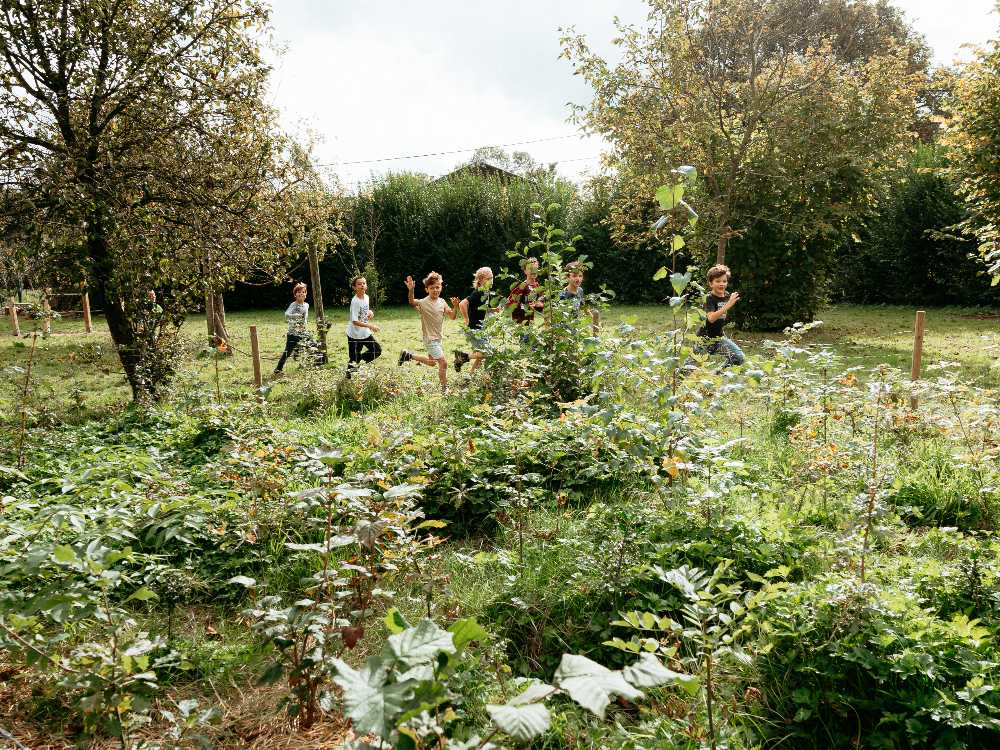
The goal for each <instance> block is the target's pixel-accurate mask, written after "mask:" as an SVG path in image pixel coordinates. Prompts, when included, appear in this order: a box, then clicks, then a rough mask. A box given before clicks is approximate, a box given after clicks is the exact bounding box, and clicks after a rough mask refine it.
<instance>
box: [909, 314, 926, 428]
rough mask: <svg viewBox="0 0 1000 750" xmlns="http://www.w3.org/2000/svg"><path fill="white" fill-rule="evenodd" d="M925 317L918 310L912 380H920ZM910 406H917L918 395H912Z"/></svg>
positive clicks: (914, 336) (914, 333)
mask: <svg viewBox="0 0 1000 750" xmlns="http://www.w3.org/2000/svg"><path fill="white" fill-rule="evenodd" d="M924 317H925V313H924V311H923V310H917V319H916V321H915V322H914V324H913V363H912V364H911V366H910V380H912V381H917V380H920V358H921V356H922V355H923V353H924ZM910 408H911V409H916V408H917V397H916V396H911V397H910Z"/></svg>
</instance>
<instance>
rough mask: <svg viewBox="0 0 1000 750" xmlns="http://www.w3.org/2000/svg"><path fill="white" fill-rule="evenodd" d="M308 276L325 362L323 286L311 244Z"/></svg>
mask: <svg viewBox="0 0 1000 750" xmlns="http://www.w3.org/2000/svg"><path fill="white" fill-rule="evenodd" d="M308 253H309V276H310V278H311V279H312V296H313V309H314V310H315V311H316V333H317V334H319V347H320V349H322V351H323V361H324V362H326V360H327V356H326V331H327V326H326V313H325V312H324V310H323V284H322V282H321V281H320V277H319V256H318V255H317V254H316V248H315V246H314V245H313V243H312V242H310V243H309V248H308Z"/></svg>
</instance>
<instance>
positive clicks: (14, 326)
mask: <svg viewBox="0 0 1000 750" xmlns="http://www.w3.org/2000/svg"><path fill="white" fill-rule="evenodd" d="M7 309H8V310H10V327H11V330H12V331H13V333H14V336H16V337H17V338H21V325H20V324H19V323H18V322H17V305H16V304H14V298H13V297H11V298H10V302H9V303H8V305H7Z"/></svg>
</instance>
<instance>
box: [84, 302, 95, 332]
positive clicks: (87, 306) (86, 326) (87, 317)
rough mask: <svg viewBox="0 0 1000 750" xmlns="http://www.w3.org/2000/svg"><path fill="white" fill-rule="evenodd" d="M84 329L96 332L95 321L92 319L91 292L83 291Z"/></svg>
mask: <svg viewBox="0 0 1000 750" xmlns="http://www.w3.org/2000/svg"><path fill="white" fill-rule="evenodd" d="M83 330H84V332H86V333H93V332H94V323H93V321H91V319H90V294H89V293H88V292H84V293H83Z"/></svg>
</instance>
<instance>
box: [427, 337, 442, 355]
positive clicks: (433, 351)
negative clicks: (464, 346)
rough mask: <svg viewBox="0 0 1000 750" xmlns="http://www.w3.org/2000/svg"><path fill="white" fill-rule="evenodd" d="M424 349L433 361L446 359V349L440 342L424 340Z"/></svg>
mask: <svg viewBox="0 0 1000 750" xmlns="http://www.w3.org/2000/svg"><path fill="white" fill-rule="evenodd" d="M424 348H425V349H426V350H427V356H429V357H430V358H431V359H444V347H443V346H442V345H441V342H440V340H432V339H424Z"/></svg>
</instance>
